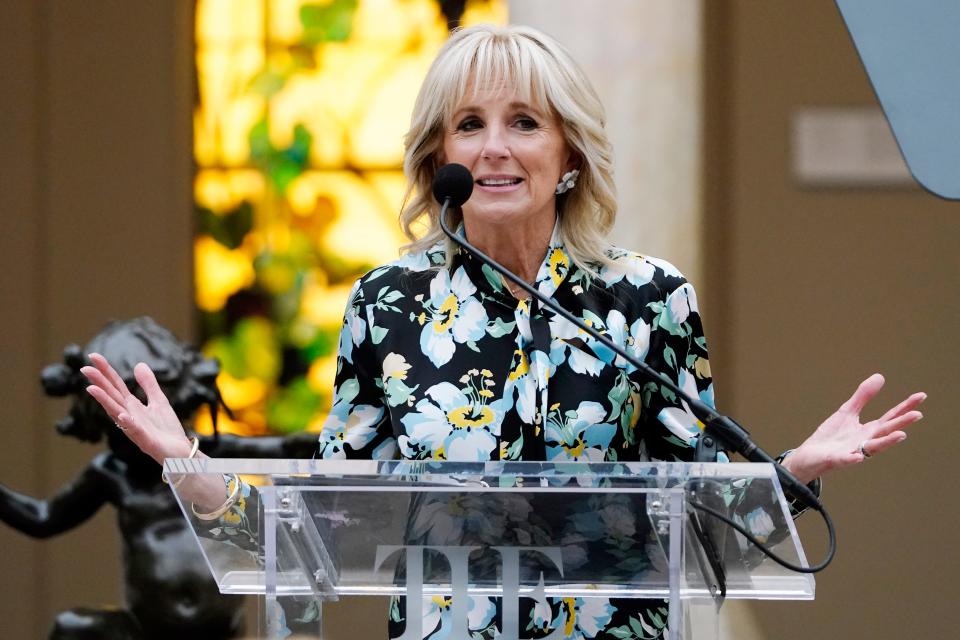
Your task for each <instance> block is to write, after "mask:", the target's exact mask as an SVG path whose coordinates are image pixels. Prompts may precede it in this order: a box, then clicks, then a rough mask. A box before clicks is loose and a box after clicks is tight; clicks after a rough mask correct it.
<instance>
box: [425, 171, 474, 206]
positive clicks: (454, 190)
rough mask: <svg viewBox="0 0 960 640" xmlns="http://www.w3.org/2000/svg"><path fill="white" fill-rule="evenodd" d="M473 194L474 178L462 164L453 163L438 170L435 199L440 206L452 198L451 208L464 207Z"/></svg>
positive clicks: (434, 185)
mask: <svg viewBox="0 0 960 640" xmlns="http://www.w3.org/2000/svg"><path fill="white" fill-rule="evenodd" d="M472 193H473V176H472V175H470V170H469V169H467V168H466V167H465V166H463V165H462V164H457V163H455V162H451V163H450V164H445V165H443V166H442V167H440V169H438V170H437V175H436V176H434V178H433V197H434V198H436V199H437V202H439V203H440V204H443V201H444V200H446V199H447V198H450V205H451V206H454V207H459V206H462V205H463V203H464V202H466V201H467V200H469V199H470V194H472Z"/></svg>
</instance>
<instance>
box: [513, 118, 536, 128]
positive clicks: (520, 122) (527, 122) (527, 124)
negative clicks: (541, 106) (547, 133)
mask: <svg viewBox="0 0 960 640" xmlns="http://www.w3.org/2000/svg"><path fill="white" fill-rule="evenodd" d="M516 125H517V127H519V128H520V129H524V130H527V131H530V130H533V129H536V128H537V127H538V126H540V125H538V124H537V121H536V120H534V119H533V118H528V117H526V116H522V117H520V118H517V120H516Z"/></svg>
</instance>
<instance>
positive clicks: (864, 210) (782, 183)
mask: <svg viewBox="0 0 960 640" xmlns="http://www.w3.org/2000/svg"><path fill="white" fill-rule="evenodd" d="M705 7H706V10H707V20H706V45H707V46H706V55H705V61H706V69H705V74H706V75H705V80H706V92H705V99H706V101H705V115H706V127H705V132H706V141H707V146H706V150H705V157H704V165H703V166H704V172H705V186H706V192H705V198H704V215H705V230H706V233H707V247H708V257H707V265H708V267H707V273H708V278H707V282H706V283H705V284H706V287H705V296H704V297H705V307H706V310H705V315H706V320H707V334H708V336H709V338H710V340H711V342H712V351H713V356H712V357H711V364H712V365H713V371H714V375H715V377H716V380H717V398H718V402H720V403H721V406H722V407H724V408H726V409H727V410H728V411H729V412H731V413H732V414H734V415H736V416H737V417H738V418H740V419H741V420H742V422H743V423H744V424H745V425H748V426H750V427H751V428H752V429H753V430H754V432H755V433H756V434H757V435H758V436H760V437H761V439H762V441H763V442H764V443H765V444H767V445H768V446H769V448H770V449H772V450H782V449H785V448H787V447H789V446H791V445H794V444H797V443H798V442H799V441H800V439H801V438H802V437H803V436H804V434H806V433H807V432H808V431H809V430H810V429H811V428H812V427H813V426H815V425H816V424H818V423H819V422H820V421H821V420H822V419H823V418H824V417H825V416H826V414H827V413H828V412H829V411H830V410H832V409H833V408H835V407H836V406H838V405H839V403H840V402H842V401H843V400H844V399H845V398H846V397H848V396H849V394H850V393H852V392H853V390H854V388H855V387H856V384H857V382H858V381H860V380H862V379H863V378H865V377H866V376H867V375H869V374H870V373H872V372H874V371H880V372H882V373H884V374H886V376H887V388H886V389H885V390H884V391H883V392H882V395H881V396H880V397H879V398H878V399H877V400H876V401H874V406H871V407H869V408H868V411H867V414H868V415H869V416H870V417H878V415H879V413H878V411H880V410H881V407H883V410H885V409H886V408H887V407H889V406H890V405H891V404H892V403H894V402H895V401H898V400H899V399H900V398H902V397H904V396H906V395H907V394H908V393H910V392H912V391H915V390H918V389H922V390H925V391H927V392H928V393H929V395H930V397H929V399H928V401H927V403H926V406H925V408H924V411H925V419H924V420H923V421H922V422H921V423H920V424H918V425H917V427H916V428H915V429H914V430H913V433H912V434H911V437H910V438H909V439H908V440H907V442H906V443H904V444H903V445H902V446H900V447H899V448H898V449H897V450H896V451H892V452H890V453H889V454H887V455H885V456H883V457H882V458H877V459H875V460H871V461H870V462H869V464H864V465H862V466H860V467H859V468H857V469H855V470H850V471H847V472H844V473H840V474H837V475H835V476H832V477H830V478H828V480H827V482H826V487H825V493H824V498H825V500H826V501H827V504H828V505H829V507H830V509H831V511H832V513H833V514H834V517H835V519H836V521H837V526H838V530H839V544H840V551H839V553H838V554H837V559H836V561H835V563H834V564H833V565H832V566H831V567H830V568H829V569H828V570H827V571H826V572H825V573H823V574H821V576H820V577H819V579H818V584H817V600H816V601H815V602H814V603H807V604H797V603H763V604H761V605H759V606H756V607H755V610H756V611H757V612H758V614H759V616H760V621H761V623H762V627H763V629H764V632H765V636H766V637H769V638H777V639H778V640H791V639H799V638H875V639H878V638H891V639H892V638H925V637H929V638H944V637H950V636H952V635H953V634H954V633H955V629H956V628H957V623H958V622H960V614H958V608H957V606H956V595H957V588H956V576H957V575H958V571H960V554H958V552H957V546H956V544H955V541H956V531H957V528H958V525H960V517H958V516H957V515H956V512H955V510H954V509H953V505H954V503H955V500H954V493H955V491H954V489H953V487H955V486H956V484H957V481H958V474H957V469H956V465H955V464H953V463H952V460H953V455H952V454H953V452H954V451H955V450H956V449H957V446H958V445H960V435H958V434H957V431H956V429H955V428H954V421H953V419H952V418H951V415H952V412H951V405H952V404H953V402H954V401H955V398H956V395H955V393H956V391H955V386H956V381H957V364H956V363H957V356H958V347H960V337H958V335H957V329H958V326H960V324H958V320H960V295H958V285H960V256H958V252H957V238H958V237H960V203H958V202H947V201H943V200H938V199H937V198H935V197H933V196H931V195H930V194H928V193H926V192H924V191H921V190H919V189H915V190H884V189H834V190H810V189H802V188H799V187H798V186H797V184H796V183H795V181H794V180H793V179H792V177H791V172H790V167H789V163H788V160H789V149H790V147H789V135H788V134H789V117H790V115H791V113H792V112H793V111H794V110H795V109H797V108H798V107H801V106H803V105H875V104H876V99H875V96H874V94H873V92H872V90H871V88H870V85H869V82H868V80H867V78H866V75H865V72H864V70H863V67H862V65H861V64H860V61H859V59H858V57H857V55H856V52H855V50H854V48H853V45H852V43H851V41H850V39H849V36H848V35H847V33H846V30H845V28H844V26H843V22H842V20H841V18H840V15H839V13H838V11H837V9H836V7H835V5H834V3H833V2H829V1H828V0H817V1H815V2H785V1H776V2H749V1H746V0H744V1H737V2H706V3H705ZM802 521H803V522H802V526H801V534H802V535H803V537H804V541H805V545H806V547H807V549H808V555H809V556H810V557H811V558H816V557H818V556H819V555H820V553H821V550H822V549H823V545H822V544H820V543H819V542H818V541H820V540H823V539H824V537H825V536H824V529H823V527H822V525H821V524H820V522H818V521H817V519H816V518H815V517H813V516H809V515H808V516H806V517H804V518H803V519H802Z"/></svg>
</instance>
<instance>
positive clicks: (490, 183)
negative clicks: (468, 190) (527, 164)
mask: <svg viewBox="0 0 960 640" xmlns="http://www.w3.org/2000/svg"><path fill="white" fill-rule="evenodd" d="M521 182H523V178H480V179H479V180H477V184H478V185H480V186H481V187H512V186H513V185H517V184H520V183H521Z"/></svg>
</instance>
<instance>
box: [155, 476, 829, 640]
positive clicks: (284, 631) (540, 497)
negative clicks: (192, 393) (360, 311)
mask: <svg viewBox="0 0 960 640" xmlns="http://www.w3.org/2000/svg"><path fill="white" fill-rule="evenodd" d="M165 470H166V473H167V476H168V477H169V478H170V479H171V481H172V483H173V484H178V479H179V478H184V479H186V476H188V475H191V474H205V473H206V474H218V475H219V474H230V473H237V474H240V475H241V477H242V478H243V480H244V481H245V482H247V483H249V484H250V485H252V486H253V487H254V488H253V490H252V492H251V495H250V497H249V498H248V500H247V501H246V503H247V505H246V512H247V518H246V519H239V520H238V519H237V518H233V519H231V522H224V521H219V522H201V521H199V520H198V519H196V518H195V517H193V515H192V514H191V505H190V503H189V502H187V501H186V500H185V499H184V498H183V497H182V496H181V495H180V493H182V492H184V487H189V485H190V483H186V482H184V483H182V484H179V487H180V488H179V489H177V488H175V489H174V491H176V492H178V496H177V498H178V500H179V501H180V505H181V507H182V508H183V511H184V514H186V517H187V518H188V519H189V520H190V522H191V525H192V526H193V529H194V531H195V533H196V536H197V540H198V542H199V544H200V546H201V548H202V550H203V553H204V556H205V558H206V561H207V563H208V564H209V566H210V571H211V573H212V575H213V579H214V580H215V581H216V582H217V585H218V586H219V588H220V591H221V592H222V593H227V594H258V595H260V596H262V601H261V602H262V604H261V606H260V609H259V611H260V624H261V631H260V632H261V636H262V637H266V638H283V637H286V635H288V634H289V633H290V628H291V626H292V625H291V624H290V623H291V621H292V619H293V618H294V617H296V618H298V619H299V620H300V622H301V624H303V621H305V620H306V621H310V622H309V624H310V625H311V627H312V629H313V633H314V634H315V635H316V636H317V637H322V633H323V630H322V606H323V603H326V602H330V601H336V600H338V599H340V598H343V597H348V596H354V595H399V596H406V598H407V602H423V601H424V599H427V600H430V601H432V602H433V603H436V606H437V607H442V608H444V613H445V616H446V617H445V618H444V622H443V624H445V625H449V628H448V631H449V633H448V634H447V635H445V636H444V637H446V638H449V639H450V640H461V639H464V640H466V639H468V638H471V637H472V636H471V633H470V630H469V629H468V627H469V624H470V622H469V621H468V607H469V602H470V597H471V596H472V597H482V598H493V597H498V598H502V600H501V601H500V607H501V611H500V621H501V626H502V633H501V634H500V635H499V637H500V638H502V639H503V640H510V639H514V640H518V639H520V638H525V637H528V636H527V635H526V634H525V631H524V630H526V629H529V628H530V623H531V620H530V617H531V613H530V612H531V611H540V612H541V613H542V612H543V611H544V610H547V609H545V607H543V606H542V607H536V606H534V607H530V606H526V607H521V606H520V603H521V601H522V599H524V598H530V599H533V601H539V602H544V604H545V605H546V602H545V599H546V600H549V599H551V598H565V599H569V600H567V603H568V610H571V611H572V610H573V609H576V608H577V607H586V606H588V604H589V603H590V602H591V599H593V600H592V601H593V602H596V600H595V599H597V598H642V599H660V600H663V601H666V603H668V605H669V606H668V608H667V616H666V617H665V619H664V620H663V623H664V624H666V627H667V628H668V630H669V631H668V633H667V636H666V637H669V638H671V639H680V638H690V637H693V635H694V634H696V637H697V639H698V640H700V639H701V638H709V637H711V635H715V634H716V619H717V616H716V613H717V610H718V607H719V604H720V603H721V602H722V599H723V597H726V598H736V599H744V598H749V599H753V598H762V599H788V600H810V599H813V596H814V580H813V577H812V576H810V575H808V574H798V573H793V572H790V571H788V570H786V569H783V568H781V567H780V566H779V565H777V564H775V563H773V562H769V561H768V562H762V561H761V560H762V556H761V555H760V554H759V553H758V552H757V550H756V549H755V548H754V547H753V546H752V545H749V544H747V543H746V541H745V540H744V539H743V537H742V536H741V535H740V534H736V533H735V532H734V531H733V530H732V529H731V528H730V527H728V526H726V525H724V524H723V523H722V522H721V521H719V520H717V519H715V518H712V517H710V516H704V515H702V514H700V513H699V512H697V511H695V510H694V509H693V508H692V507H691V506H690V504H689V501H690V500H696V501H699V502H702V503H705V504H709V505H711V506H713V507H714V508H716V509H719V510H721V511H726V512H727V513H728V514H729V516H730V517H732V518H733V519H735V520H736V521H738V522H740V523H742V524H743V525H744V526H745V527H747V528H748V529H749V530H750V531H751V532H752V533H754V535H757V536H760V537H762V538H765V539H767V540H768V543H769V544H771V545H773V548H774V549H775V550H776V552H777V553H778V554H780V555H781V556H782V557H783V558H785V559H787V560H790V561H792V562H794V563H798V564H801V565H803V566H807V565H806V558H805V556H804V554H803V550H802V548H801V546H800V544H799V542H798V539H797V532H796V529H795V528H794V525H793V520H792V518H791V517H790V514H789V509H788V506H787V503H786V501H785V499H784V495H783V492H782V490H781V488H780V483H779V482H778V480H777V478H776V474H775V473H774V470H773V467H772V466H771V465H764V464H704V463H692V464H685V463H663V462H656V463H586V462H572V463H568V462H565V463H546V462H477V463H459V462H444V461H417V462H413V461H365V460H361V461H354V460H350V461H347V460H238V459H232V460H231V459H218V460H210V459H205V460H196V459H194V460H187V459H170V460H167V462H166V465H165ZM240 530H242V531H240ZM241 533H242V534H243V535H240V534H241ZM227 534H230V535H227ZM244 535H245V536H246V540H247V541H248V542H250V544H247V545H246V546H245V545H244V544H240V543H238V541H239V540H242V539H243V538H244ZM525 602H527V603H528V604H529V603H530V601H529V600H527V601H525ZM415 610H416V609H415V608H414V607H409V611H411V612H412V611H415ZM522 611H526V613H525V614H523V613H521V612H522ZM291 612H299V613H291ZM691 612H697V613H696V615H693V614H691ZM382 614H383V616H384V619H385V620H386V616H387V615H388V612H387V610H386V607H385V608H384V611H383V612H382ZM570 615H573V614H572V613H571V614H570ZM524 616H525V617H524ZM428 622H429V621H428ZM385 624H386V622H385ZM423 624H424V620H423V618H422V616H417V615H408V616H407V623H406V625H407V626H406V632H405V633H404V635H403V638H404V640H407V639H412V640H420V638H421V637H422V635H421V633H422V632H423V628H422V627H423ZM541 628H542V627H541ZM298 633H303V630H302V628H301V629H299V630H298ZM526 633H529V632H526ZM563 637H565V636H564V635H563V629H562V628H560V629H558V631H557V632H555V633H553V634H552V635H551V636H550V638H563Z"/></svg>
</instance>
